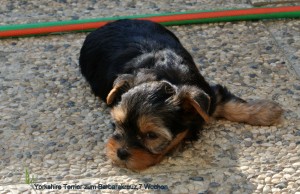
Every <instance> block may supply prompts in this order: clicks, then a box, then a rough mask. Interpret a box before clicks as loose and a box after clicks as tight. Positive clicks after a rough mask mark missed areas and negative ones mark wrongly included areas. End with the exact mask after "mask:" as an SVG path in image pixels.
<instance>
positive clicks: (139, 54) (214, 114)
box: [79, 20, 283, 170]
mask: <svg viewBox="0 0 300 194" xmlns="http://www.w3.org/2000/svg"><path fill="white" fill-rule="evenodd" d="M79 62H80V68H81V72H82V74H83V76H84V77H85V78H86V80H87V81H88V83H89V84H90V86H91V88H92V91H93V93H94V94H95V95H96V96H99V97H100V98H101V99H102V100H104V101H106V103H107V104H108V105H109V106H111V107H112V109H111V115H112V118H113V120H114V126H115V132H114V134H113V135H112V137H111V138H110V139H109V140H108V143H107V148H106V149H107V156H108V158H110V159H111V160H112V161H113V162H114V163H116V164H118V165H120V166H125V167H127V168H129V169H132V170H143V169H146V168H148V167H150V166H152V165H155V164H157V163H159V162H160V161H161V160H162V159H163V158H164V156H165V155H166V154H168V153H169V152H171V151H172V150H173V149H174V148H176V147H177V146H178V145H179V144H181V143H183V142H184V141H186V140H197V139H198V137H199V132H200V131H201V130H202V128H203V125H204V124H205V123H208V122H209V120H210V119H212V118H225V119H228V120H230V121H235V122H244V123H248V124H251V125H265V126H268V125H273V124H276V123H278V122H279V121H280V118H281V115H282V112H283V110H282V108H281V107H280V106H279V105H278V104H276V103H274V102H271V101H266V100H257V101H250V102H247V101H245V100H243V99H241V98H239V97H237V96H235V95H234V94H232V93H230V92H229V91H228V90H227V89H226V88H225V87H224V86H222V85H209V83H208V82H207V81H206V80H205V79H204V77H203V76H202V75H201V74H200V72H199V70H198V69H197V67H196V65H195V62H194V61H193V58H192V56H191V55H190V54H189V52H188V51H187V50H186V49H185V48H184V47H183V46H182V45H181V43H180V41H179V40H178V38H177V37H176V36H175V35H174V34H173V33H172V32H170V31H169V30H167V29H166V28H164V27H163V26H161V25H160V24H157V23H153V22H150V21H143V20H118V21H115V22H112V23H109V24H107V25H105V26H103V27H101V28H99V29H97V30H96V31H94V32H92V33H90V34H89V35H88V36H87V37H86V39H85V41H84V44H83V46H82V49H81V52H80V59H79Z"/></svg>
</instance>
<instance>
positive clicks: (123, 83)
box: [106, 74, 134, 105]
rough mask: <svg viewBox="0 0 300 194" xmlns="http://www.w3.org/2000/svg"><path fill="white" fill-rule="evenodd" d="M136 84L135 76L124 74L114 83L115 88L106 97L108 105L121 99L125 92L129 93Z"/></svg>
mask: <svg viewBox="0 0 300 194" xmlns="http://www.w3.org/2000/svg"><path fill="white" fill-rule="evenodd" d="M133 82H134V76H133V75H131V74H122V75H119V76H118V77H117V79H116V80H115V81H114V84H113V88H112V89H111V91H110V92H109V93H108V95H107V97H106V103H107V104H108V105H110V104H112V103H113V102H114V101H115V100H116V98H117V97H120V96H121V95H122V94H123V93H124V92H126V91H128V90H129V89H130V88H131V87H132V85H133Z"/></svg>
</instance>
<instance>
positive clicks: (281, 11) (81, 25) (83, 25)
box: [0, 6, 300, 38]
mask: <svg viewBox="0 0 300 194" xmlns="http://www.w3.org/2000/svg"><path fill="white" fill-rule="evenodd" d="M299 17H300V6H287V7H274V8H248V9H231V10H218V11H188V12H173V13H172V12H170V13H162V14H149V15H133V16H122V17H109V18H98V19H86V20H70V21H58V22H45V23H36V24H17V25H6V26H0V38H6V37H20V36H35V35H45V34H51V33H62V32H72V31H75V32H78V31H79V32H80V31H92V30H94V29H96V28H99V27H101V26H103V25H105V24H106V23H108V22H111V21H114V20H118V19H144V20H151V21H154V22H158V23H161V24H163V25H183V24H194V23H209V22H230V21H240V20H259V19H276V18H299Z"/></svg>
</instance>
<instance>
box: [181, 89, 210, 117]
mask: <svg viewBox="0 0 300 194" xmlns="http://www.w3.org/2000/svg"><path fill="white" fill-rule="evenodd" d="M177 98H178V99H179V101H180V105H181V107H182V108H183V110H184V111H185V112H187V113H197V114H199V115H200V116H201V117H202V118H203V120H204V121H205V122H209V108H210V97H209V95H207V94H206V93H205V92H204V91H203V90H201V89H199V88H197V87H195V86H186V85H185V86H182V87H181V88H179V90H178V93H177Z"/></svg>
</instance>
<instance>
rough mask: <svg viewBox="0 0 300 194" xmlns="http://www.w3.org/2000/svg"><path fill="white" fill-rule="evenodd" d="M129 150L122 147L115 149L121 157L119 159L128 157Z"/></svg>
mask: <svg viewBox="0 0 300 194" xmlns="http://www.w3.org/2000/svg"><path fill="white" fill-rule="evenodd" d="M129 155H130V154H129V152H128V151H127V150H125V149H123V148H120V149H118V151H117V156H118V157H119V158H120V159H121V160H126V159H127V158H128V157H129Z"/></svg>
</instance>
